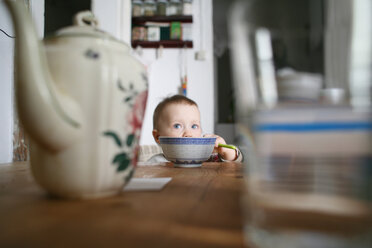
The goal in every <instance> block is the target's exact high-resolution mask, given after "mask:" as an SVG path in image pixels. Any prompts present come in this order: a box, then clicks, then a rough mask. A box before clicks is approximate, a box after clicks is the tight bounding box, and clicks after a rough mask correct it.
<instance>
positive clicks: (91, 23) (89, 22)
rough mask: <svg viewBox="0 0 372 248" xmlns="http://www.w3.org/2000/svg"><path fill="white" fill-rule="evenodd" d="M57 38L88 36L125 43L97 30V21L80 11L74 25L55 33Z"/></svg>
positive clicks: (89, 13) (90, 13)
mask: <svg viewBox="0 0 372 248" xmlns="http://www.w3.org/2000/svg"><path fill="white" fill-rule="evenodd" d="M56 36H57V37H65V36H69V37H82V36H89V37H92V38H100V39H109V40H112V41H116V42H120V43H122V44H124V45H126V44H125V43H123V42H121V41H119V40H118V39H116V38H115V37H114V36H112V35H110V34H109V33H106V32H104V31H102V30H100V29H98V20H97V18H96V17H95V16H94V15H93V13H92V12H91V11H89V10H86V11H81V12H79V13H77V14H76V15H75V16H74V25H73V26H70V27H65V28H62V29H60V30H58V31H57V32H56Z"/></svg>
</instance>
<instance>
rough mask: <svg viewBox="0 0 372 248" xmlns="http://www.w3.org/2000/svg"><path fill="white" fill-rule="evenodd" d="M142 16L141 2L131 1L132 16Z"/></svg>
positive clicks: (138, 0)
mask: <svg viewBox="0 0 372 248" xmlns="http://www.w3.org/2000/svg"><path fill="white" fill-rule="evenodd" d="M142 15H143V2H142V0H133V1H132V16H142Z"/></svg>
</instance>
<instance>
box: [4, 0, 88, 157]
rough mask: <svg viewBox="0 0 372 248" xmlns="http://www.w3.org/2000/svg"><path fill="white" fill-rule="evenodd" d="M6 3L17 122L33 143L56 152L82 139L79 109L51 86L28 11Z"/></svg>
mask: <svg viewBox="0 0 372 248" xmlns="http://www.w3.org/2000/svg"><path fill="white" fill-rule="evenodd" d="M5 3H6V4H7V6H8V7H9V9H10V13H11V16H12V20H13V23H14V27H15V33H16V39H15V63H14V66H15V89H16V101H17V109H18V114H19V118H20V120H21V121H22V123H23V125H24V128H25V129H26V131H27V132H28V134H29V135H30V137H31V138H32V139H33V140H34V141H35V142H37V143H39V145H41V146H43V147H44V148H45V149H49V150H52V151H59V150H61V149H64V148H66V147H67V146H68V145H69V144H71V143H72V142H75V141H76V139H78V138H79V136H80V135H81V133H82V114H81V109H80V108H79V106H78V104H77V103H76V102H75V101H74V100H73V99H72V98H70V97H69V96H68V95H66V93H63V91H61V90H60V89H58V88H57V86H56V84H54V82H53V78H52V76H51V74H50V71H49V69H48V63H47V58H46V54H45V51H44V46H43V45H42V43H41V41H40V40H39V39H38V37H37V34H36V30H35V28H34V26H33V22H32V18H31V16H30V14H29V12H28V10H27V9H26V8H25V6H23V4H22V3H20V2H19V1H10V0H6V1H5Z"/></svg>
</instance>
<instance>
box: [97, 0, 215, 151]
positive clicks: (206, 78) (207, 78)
mask: <svg viewBox="0 0 372 248" xmlns="http://www.w3.org/2000/svg"><path fill="white" fill-rule="evenodd" d="M128 1H129V0H125V1H124V4H128ZM126 2H127V3H126ZM110 3H111V5H110V6H108V3H107V1H106V0H93V12H94V13H95V15H96V16H97V17H98V18H99V19H102V18H104V19H103V21H102V20H100V28H101V29H104V30H105V31H107V32H110V33H112V34H113V35H115V36H116V37H117V38H120V39H122V40H124V41H126V42H129V41H130V37H128V35H129V36H130V32H128V28H129V30H130V27H131V23H130V20H127V23H123V22H120V20H123V18H121V17H120V14H119V13H118V12H117V11H116V10H117V9H120V8H122V7H121V4H123V3H121V1H120V0H116V1H115V3H112V2H110ZM129 4H130V1H129ZM114 5H116V6H114ZM121 13H123V12H121ZM126 14H129V15H130V13H128V12H125V13H124V15H126ZM124 19H125V17H124ZM124 22H125V21H124ZM120 25H121V29H120V28H119V29H118V28H117V27H118V26H119V27H120ZM120 30H124V34H123V33H122V32H123V31H120ZM192 31H193V44H194V47H193V48H191V49H170V48H164V49H163V51H162V55H161V56H160V57H157V55H156V54H157V49H142V51H141V52H138V51H136V50H135V51H132V52H133V54H134V55H135V56H136V57H137V58H138V59H139V60H140V61H142V62H143V63H144V64H145V65H146V67H147V69H148V73H149V99H148V105H147V109H146V114H145V121H144V125H143V130H142V136H141V140H140V144H141V145H145V144H146V145H147V144H155V142H154V141H153V138H152V134H151V131H152V113H153V111H154V109H155V107H156V105H157V104H158V103H159V101H161V100H162V99H163V98H164V97H166V96H169V95H173V94H176V93H178V92H179V91H178V88H179V87H180V86H181V81H180V77H181V74H182V73H181V71H183V70H184V69H183V68H184V66H183V65H182V64H186V68H187V75H188V92H187V96H188V97H190V98H191V99H193V100H194V101H196V102H197V103H198V105H199V108H200V112H201V116H202V117H201V118H202V119H201V122H202V128H203V131H204V133H211V132H214V122H215V120H214V106H215V102H214V79H213V28H212V0H194V1H193V29H192ZM201 50H203V51H205V55H206V57H205V60H202V61H201V60H195V53H196V52H199V51H201ZM184 61H185V62H184Z"/></svg>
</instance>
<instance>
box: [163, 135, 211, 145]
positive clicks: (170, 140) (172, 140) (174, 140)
mask: <svg viewBox="0 0 372 248" xmlns="http://www.w3.org/2000/svg"><path fill="white" fill-rule="evenodd" d="M216 139H217V137H168V136H159V141H160V144H161V145H163V144H180V145H187V144H193V145H198V144H199V145H212V144H214V143H215V142H216ZM185 141H186V143H184V142H185ZM193 141H199V142H202V143H194V142H193ZM164 142H166V143H164Z"/></svg>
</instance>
